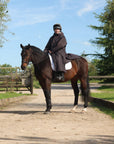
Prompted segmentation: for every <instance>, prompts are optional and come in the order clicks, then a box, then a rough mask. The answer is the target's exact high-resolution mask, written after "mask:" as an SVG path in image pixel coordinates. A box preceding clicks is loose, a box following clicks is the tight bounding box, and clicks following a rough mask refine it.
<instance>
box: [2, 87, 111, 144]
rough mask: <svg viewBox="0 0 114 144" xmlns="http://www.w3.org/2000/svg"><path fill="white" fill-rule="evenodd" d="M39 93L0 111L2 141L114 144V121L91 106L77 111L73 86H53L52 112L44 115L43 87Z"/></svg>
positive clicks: (33, 143)
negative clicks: (73, 108) (85, 109)
mask: <svg viewBox="0 0 114 144" xmlns="http://www.w3.org/2000/svg"><path fill="white" fill-rule="evenodd" d="M34 93H37V94H38V95H37V96H30V97H29V96H28V98H27V99H26V100H24V101H22V102H19V103H15V104H12V105H10V106H8V107H6V108H4V109H3V110H1V111H0V144H105V143H106V144H114V120H113V119H112V118H111V117H110V116H107V115H105V114H103V113H100V112H98V111H97V110H95V109H93V108H92V107H89V108H88V111H87V112H86V113H82V102H81V101H80V102H79V107H78V109H77V112H76V113H69V111H70V109H71V108H72V104H73V100H74V97H73V91H72V89H71V88H70V87H67V86H66V88H65V87H61V89H60V88H59V87H57V86H56V85H55V86H53V90H52V103H53V108H52V112H51V113H50V114H43V112H44V110H45V99H44V96H43V92H42V90H41V89H37V90H36V89H35V90H34Z"/></svg>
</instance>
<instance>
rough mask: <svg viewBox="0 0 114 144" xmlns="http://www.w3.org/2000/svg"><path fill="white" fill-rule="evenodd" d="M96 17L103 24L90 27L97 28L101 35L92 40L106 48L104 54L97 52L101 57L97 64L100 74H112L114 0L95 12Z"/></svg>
mask: <svg viewBox="0 0 114 144" xmlns="http://www.w3.org/2000/svg"><path fill="white" fill-rule="evenodd" d="M95 17H96V18H97V19H98V21H100V23H101V25H100V26H94V25H90V27H91V28H92V29H94V30H97V31H98V32H99V34H100V37H96V39H95V40H92V41H91V42H92V43H94V44H96V45H97V46H99V47H100V48H104V54H99V53H97V54H96V55H97V57H98V58H99V61H98V62H97V65H96V66H97V69H98V70H99V71H98V73H99V74H100V75H110V74H112V73H113V71H114V0H107V5H106V6H105V8H104V11H103V12H102V13H101V14H99V15H98V14H95Z"/></svg>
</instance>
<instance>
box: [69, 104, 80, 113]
mask: <svg viewBox="0 0 114 144" xmlns="http://www.w3.org/2000/svg"><path fill="white" fill-rule="evenodd" d="M77 107H78V106H77V105H75V106H74V107H73V109H71V110H70V113H75V112H76V109H77Z"/></svg>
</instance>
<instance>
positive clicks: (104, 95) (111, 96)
mask: <svg viewBox="0 0 114 144" xmlns="http://www.w3.org/2000/svg"><path fill="white" fill-rule="evenodd" d="M91 96H92V97H96V98H101V99H104V100H109V101H114V93H107V92H106V93H105V92H103V93H92V94H91Z"/></svg>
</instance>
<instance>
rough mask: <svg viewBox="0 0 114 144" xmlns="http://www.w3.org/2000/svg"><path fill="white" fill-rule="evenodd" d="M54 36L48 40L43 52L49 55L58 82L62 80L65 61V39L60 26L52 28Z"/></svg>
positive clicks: (56, 25)
mask: <svg viewBox="0 0 114 144" xmlns="http://www.w3.org/2000/svg"><path fill="white" fill-rule="evenodd" d="M53 30H54V34H53V36H52V37H51V38H50V39H49V41H48V43H47V45H46V47H45V49H44V51H45V52H47V53H49V54H51V56H52V59H53V61H54V64H55V71H56V74H57V77H56V78H57V79H58V80H62V81H63V80H64V73H65V59H66V50H65V48H66V45H67V42H66V38H65V36H64V34H63V32H62V27H61V25H60V24H55V25H54V26H53Z"/></svg>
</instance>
